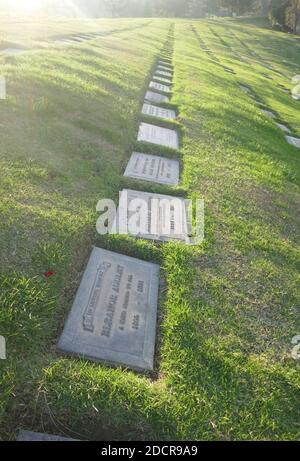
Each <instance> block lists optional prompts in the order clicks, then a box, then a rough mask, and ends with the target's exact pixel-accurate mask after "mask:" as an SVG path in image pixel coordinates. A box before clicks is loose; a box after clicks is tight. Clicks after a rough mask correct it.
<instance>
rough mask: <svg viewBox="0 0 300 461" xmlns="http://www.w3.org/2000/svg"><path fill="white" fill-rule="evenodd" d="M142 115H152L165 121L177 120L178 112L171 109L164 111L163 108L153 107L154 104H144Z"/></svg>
mask: <svg viewBox="0 0 300 461" xmlns="http://www.w3.org/2000/svg"><path fill="white" fill-rule="evenodd" d="M142 113H143V114H145V115H150V116H151V117H159V118H165V119H175V118H176V112H175V110H171V109H164V108H163V107H158V106H153V105H152V104H144V105H143V107H142Z"/></svg>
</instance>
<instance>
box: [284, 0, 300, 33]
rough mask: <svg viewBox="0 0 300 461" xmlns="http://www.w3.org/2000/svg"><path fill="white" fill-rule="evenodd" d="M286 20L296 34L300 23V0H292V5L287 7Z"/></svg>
mask: <svg viewBox="0 0 300 461" xmlns="http://www.w3.org/2000/svg"><path fill="white" fill-rule="evenodd" d="M285 21H286V25H287V26H288V27H289V28H290V29H291V30H292V31H293V33H294V34H296V33H297V31H298V26H299V25H300V0H292V1H291V5H290V6H288V7H287V9H286V17H285Z"/></svg>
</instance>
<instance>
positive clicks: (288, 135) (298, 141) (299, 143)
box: [191, 25, 300, 149]
mask: <svg viewBox="0 0 300 461" xmlns="http://www.w3.org/2000/svg"><path fill="white" fill-rule="evenodd" d="M191 29H192V31H193V32H194V34H195V36H196V38H197V39H198V42H199V45H200V48H201V49H202V50H203V51H205V52H206V53H207V54H208V55H209V56H210V57H211V59H212V61H213V62H214V63H215V64H218V65H221V66H222V67H223V69H224V70H225V71H227V72H230V73H235V72H234V71H233V69H231V68H229V67H226V66H224V65H222V64H221V63H220V60H219V59H218V58H217V56H216V55H215V54H214V53H213V52H212V51H211V50H210V49H209V48H208V47H207V46H206V44H205V42H204V40H203V39H202V38H201V37H200V36H199V34H198V32H197V30H196V28H195V26H193V25H192V26H191ZM215 35H216V36H218V35H217V34H216V33H215ZM245 46H246V45H245ZM251 53H252V54H253V55H255V56H257V57H258V58H260V56H259V55H258V54H257V53H256V52H255V51H253V52H251ZM260 59H261V58H260ZM265 67H267V68H268V69H270V70H272V71H274V72H277V73H279V74H281V73H280V72H279V71H278V70H275V69H274V68H273V66H271V65H270V64H268V65H265ZM262 75H263V76H264V77H266V78H269V79H272V77H271V76H269V75H268V74H262ZM239 86H240V88H241V89H242V90H243V91H244V92H245V93H247V94H248V95H249V96H251V97H252V98H253V99H254V100H255V102H256V103H257V104H258V105H259V106H260V107H261V111H262V113H264V114H265V115H266V116H267V117H268V118H271V119H272V120H274V122H275V123H276V125H277V126H278V128H280V129H281V130H282V131H283V132H284V133H285V139H286V140H287V142H288V143H289V144H290V145H292V146H294V147H296V148H298V149H300V138H298V137H296V136H294V135H293V133H292V131H291V130H290V129H289V128H288V127H287V126H286V125H285V124H283V123H280V121H279V120H278V117H277V115H276V114H275V113H274V112H272V111H270V110H269V109H268V108H267V107H266V106H265V104H264V103H262V102H260V101H258V100H257V99H256V98H255V95H254V94H253V93H252V91H251V89H250V88H249V87H248V86H246V85H242V84H240V85H239ZM278 87H279V88H281V89H282V90H283V91H284V92H289V90H288V89H287V88H285V87H284V85H281V84H278Z"/></svg>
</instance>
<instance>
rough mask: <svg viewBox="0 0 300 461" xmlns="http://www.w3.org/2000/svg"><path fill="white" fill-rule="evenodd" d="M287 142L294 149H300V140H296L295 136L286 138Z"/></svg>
mask: <svg viewBox="0 0 300 461" xmlns="http://www.w3.org/2000/svg"><path fill="white" fill-rule="evenodd" d="M286 140H287V142H288V143H289V144H291V145H292V146H294V147H298V149H299V148H300V138H295V137H294V136H286Z"/></svg>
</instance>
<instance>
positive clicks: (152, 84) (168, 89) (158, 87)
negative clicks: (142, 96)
mask: <svg viewBox="0 0 300 461" xmlns="http://www.w3.org/2000/svg"><path fill="white" fill-rule="evenodd" d="M149 88H152V89H153V90H157V91H162V92H163V93H171V87H170V86H167V85H163V84H162V83H158V82H150V85H149Z"/></svg>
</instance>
